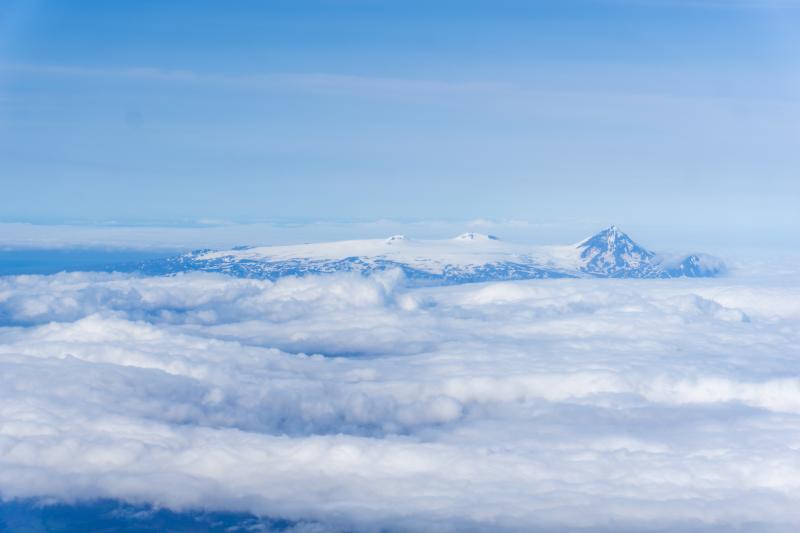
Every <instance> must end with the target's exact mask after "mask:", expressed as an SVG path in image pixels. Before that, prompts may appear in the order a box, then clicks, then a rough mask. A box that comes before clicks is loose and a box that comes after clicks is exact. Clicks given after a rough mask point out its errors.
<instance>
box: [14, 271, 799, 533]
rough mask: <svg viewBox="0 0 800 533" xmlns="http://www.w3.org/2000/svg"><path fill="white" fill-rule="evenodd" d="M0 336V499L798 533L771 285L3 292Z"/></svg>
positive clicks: (367, 518)
mask: <svg viewBox="0 0 800 533" xmlns="http://www.w3.org/2000/svg"><path fill="white" fill-rule="evenodd" d="M0 321H2V325H3V327H2V328H0V370H2V371H0V494H2V496H3V498H13V497H29V496H30V497H44V496H47V497H56V498H60V499H66V500H69V499H76V498H97V497H111V498H119V499H123V500H126V501H131V502H149V503H154V504H157V505H163V506H168V507H170V508H174V509H186V508H194V507H203V508H209V509H220V510H246V511H253V512H256V513H263V514H267V515H270V516H276V517H284V518H288V519H301V520H310V521H319V522H321V523H323V524H326V525H327V526H330V527H331V528H332V529H334V530H335V529H357V530H378V529H380V528H388V529H399V530H436V531H440V530H452V531H461V530H470V529H480V530H486V529H492V530H503V529H509V530H526V531H530V530H536V528H540V529H542V530H554V529H555V530H567V529H569V528H590V529H592V530H614V531H625V530H637V531H639V530H693V531H696V530H700V531H704V530H715V531H717V530H718V531H722V530H726V529H729V528H733V527H741V528H745V529H748V530H759V529H760V530H768V531H778V530H786V531H790V530H794V529H796V527H797V525H798V524H799V523H800V512H798V511H797V509H798V508H799V507H798V503H800V502H798V494H799V493H800V492H798V489H800V481H798V480H800V471H799V470H798V467H797V465H798V457H799V456H798V452H797V448H798V443H800V377H799V376H798V374H797V365H796V361H797V359H798V356H800V348H799V347H800V327H798V325H799V324H798V321H800V285H798V284H797V283H794V282H792V283H788V282H787V280H786V279H785V278H784V279H781V280H779V281H776V280H773V281H763V282H759V283H756V282H754V281H753V280H749V281H744V280H737V279H718V280H663V281H661V280H648V281H625V280H537V281H531V282H511V283H498V284H480V285H468V286H459V287H446V288H441V287H440V288H427V289H407V288H405V287H404V285H403V281H402V279H400V278H399V277H396V276H393V275H391V274H388V275H384V276H382V277H377V278H372V279H363V278H360V277H356V276H346V275H343V276H331V277H321V278H305V279H284V280H281V281H279V282H277V283H271V282H267V281H256V280H242V279H233V278H227V277H223V276H216V275H207V274H206V275H204V274H192V275H182V276H177V277H168V278H143V277H133V276H126V275H109V274H85V273H82V274H61V275H56V276H43V277H38V276H24V277H6V278H0ZM315 354H316V355H315ZM331 355H337V356H341V357H331Z"/></svg>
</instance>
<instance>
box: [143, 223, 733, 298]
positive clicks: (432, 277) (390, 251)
mask: <svg viewBox="0 0 800 533" xmlns="http://www.w3.org/2000/svg"><path fill="white" fill-rule="evenodd" d="M388 269H400V270H402V271H403V272H404V273H405V275H406V277H407V278H408V279H409V280H411V281H412V282H418V283H426V284H432V283H438V284H454V283H469V282H478V281H500V280H514V279H537V278H564V277H571V278H575V277H604V278H607V277H616V278H672V277H707V276H715V275H718V274H720V273H721V272H723V271H724V264H723V263H722V261H720V260H718V259H716V258H713V257H710V256H706V255H702V254H693V255H687V256H677V257H665V256H660V255H657V254H655V253H654V252H651V251H649V250H647V249H645V248H644V247H642V246H640V245H639V244H637V243H636V242H634V241H633V240H632V239H631V238H630V237H628V236H627V235H626V234H625V233H623V232H622V231H620V230H619V229H618V228H617V227H616V226H611V227H609V228H607V229H604V230H603V231H601V232H599V233H597V234H595V235H592V236H591V237H589V238H587V239H585V240H583V241H581V242H579V243H578V244H576V245H571V246H570V245H567V246H538V247H537V246H528V245H523V244H514V243H508V242H504V241H501V240H499V239H498V238H497V237H494V236H492V235H483V234H480V233H464V234H462V235H459V236H458V237H455V238H452V239H445V240H412V239H409V238H407V237H406V236H404V235H394V236H391V237H389V238H387V239H369V240H354V241H339V242H328V243H318V244H301V245H294V246H262V247H252V248H251V247H245V248H237V249H233V250H223V251H211V250H198V251H195V252H191V253H188V254H184V255H181V256H178V257H173V258H169V259H166V260H158V261H151V262H149V263H146V264H144V265H142V268H141V270H142V271H144V272H146V273H149V274H171V273H176V272H184V271H191V270H202V271H208V272H222V273H225V274H230V275H234V276H240V277H250V278H264V279H277V278H280V277H284V276H304V275H311V274H329V273H334V272H359V273H362V274H369V273H371V272H376V271H381V270H388Z"/></svg>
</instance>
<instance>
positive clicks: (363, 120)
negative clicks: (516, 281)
mask: <svg viewBox="0 0 800 533" xmlns="http://www.w3.org/2000/svg"><path fill="white" fill-rule="evenodd" d="M166 4H167V3H165V2H155V1H152V2H148V1H139V2H133V1H118V2H100V1H97V2H94V1H70V2H67V1H47V0H41V1H19V0H10V1H5V2H3V3H2V6H0V180H1V181H2V190H3V194H2V195H0V213H1V214H2V215H1V216H2V219H3V221H5V222H10V221H34V222H56V223H57V222H64V221H85V222H92V221H103V222H107V221H118V222H126V223H154V222H159V221H160V222H164V221H167V222H181V221H192V220H198V219H209V218H212V219H222V220H233V221H253V220H278V219H279V220H305V221H308V220H339V221H342V220H345V221H346V220H360V221H363V220H370V219H385V218H390V219H414V220H426V219H437V220H441V219H452V220H473V219H476V218H488V219H498V220H526V221H532V222H534V223H548V222H552V221H560V222H562V223H565V224H569V223H570V221H575V222H576V223H581V224H594V223H595V222H596V223H597V224H606V223H612V222H615V223H618V224H621V225H623V226H625V227H628V228H631V227H634V228H635V227H649V228H653V227H657V228H662V229H664V230H665V231H666V230H672V229H675V228H678V229H680V230H682V231H688V230H692V231H698V230H703V231H709V232H717V233H720V232H731V233H735V232H740V231H760V230H762V229H769V230H771V231H773V232H777V233H779V234H780V235H787V236H788V235H794V234H795V233H796V231H797V230H798V229H800V222H798V219H799V218H800V217H798V216H797V215H796V211H797V203H798V199H800V180H798V179H797V169H798V168H800V146H798V145H799V144H800V142H798V141H799V140H800V135H799V134H800V102H798V89H800V78H799V76H800V74H798V73H800V68H798V67H800V58H799V57H798V53H799V51H800V48H799V47H798V45H800V38H798V35H800V32H799V31H798V29H800V28H799V27H798V26H799V25H800V24H799V23H800V8H798V7H795V6H796V4H795V5H793V3H792V2H789V1H785V2H782V1H778V0H774V1H768V0H764V1H758V0H731V1H727V2H725V1H722V0H718V1H703V0H694V1H692V0H683V1H675V0H672V1H671V0H663V1H660V0H655V1H644V0H628V1H624V0H618V1H612V0H607V1H600V0H598V1H582V0H568V1H559V2H536V1H529V2H520V1H506V2H498V1H492V2H490V1H469V0H467V1H458V2H456V1H437V2H430V1H427V2H421V1H402V2H401V1H377V0H369V1H368V0H364V1H348V0H328V1H305V0H299V1H298V0H294V1H286V2H282V1H268V2H255V1H253V2H248V1H243V2H203V1H192V2H188V1H186V2H182V1H176V2H170V3H169V5H166Z"/></svg>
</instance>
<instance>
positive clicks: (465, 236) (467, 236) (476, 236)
mask: <svg viewBox="0 0 800 533" xmlns="http://www.w3.org/2000/svg"><path fill="white" fill-rule="evenodd" d="M454 240H456V241H499V240H500V239H498V238H497V237H495V236H494V235H485V234H483V233H462V234H461V235H459V236H458V237H456V238H455V239H454Z"/></svg>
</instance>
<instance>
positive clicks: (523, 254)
mask: <svg viewBox="0 0 800 533" xmlns="http://www.w3.org/2000/svg"><path fill="white" fill-rule="evenodd" d="M347 257H361V258H364V259H366V260H374V259H384V260H389V261H394V262H397V263H403V264H406V265H408V266H411V267H413V268H416V269H419V270H422V271H426V272H430V273H434V274H440V273H441V272H442V271H443V269H444V267H445V266H447V265H450V266H462V267H463V266H470V265H484V264H487V263H492V262H497V261H519V260H526V259H530V260H532V261H533V262H535V263H536V264H537V265H540V266H544V267H551V268H560V269H565V270H566V269H575V268H577V265H579V264H580V250H579V249H577V248H576V247H575V246H569V245H568V246H530V245H525V244H517V243H509V242H505V241H501V240H500V239H498V238H497V237H494V236H491V235H484V234H481V233H464V234H462V235H459V236H457V237H454V238H452V239H443V240H417V239H411V238H408V237H406V236H405V235H394V236H392V237H389V238H388V239H365V240H353V241H337V242H325V243H314V244H299V245H288V246H259V247H255V248H246V249H243V250H225V251H214V252H207V253H204V254H202V255H199V256H198V259H201V260H207V259H228V260H233V261H241V260H253V261H287V260H292V259H298V258H299V259H309V260H337V259H344V258H347Z"/></svg>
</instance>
